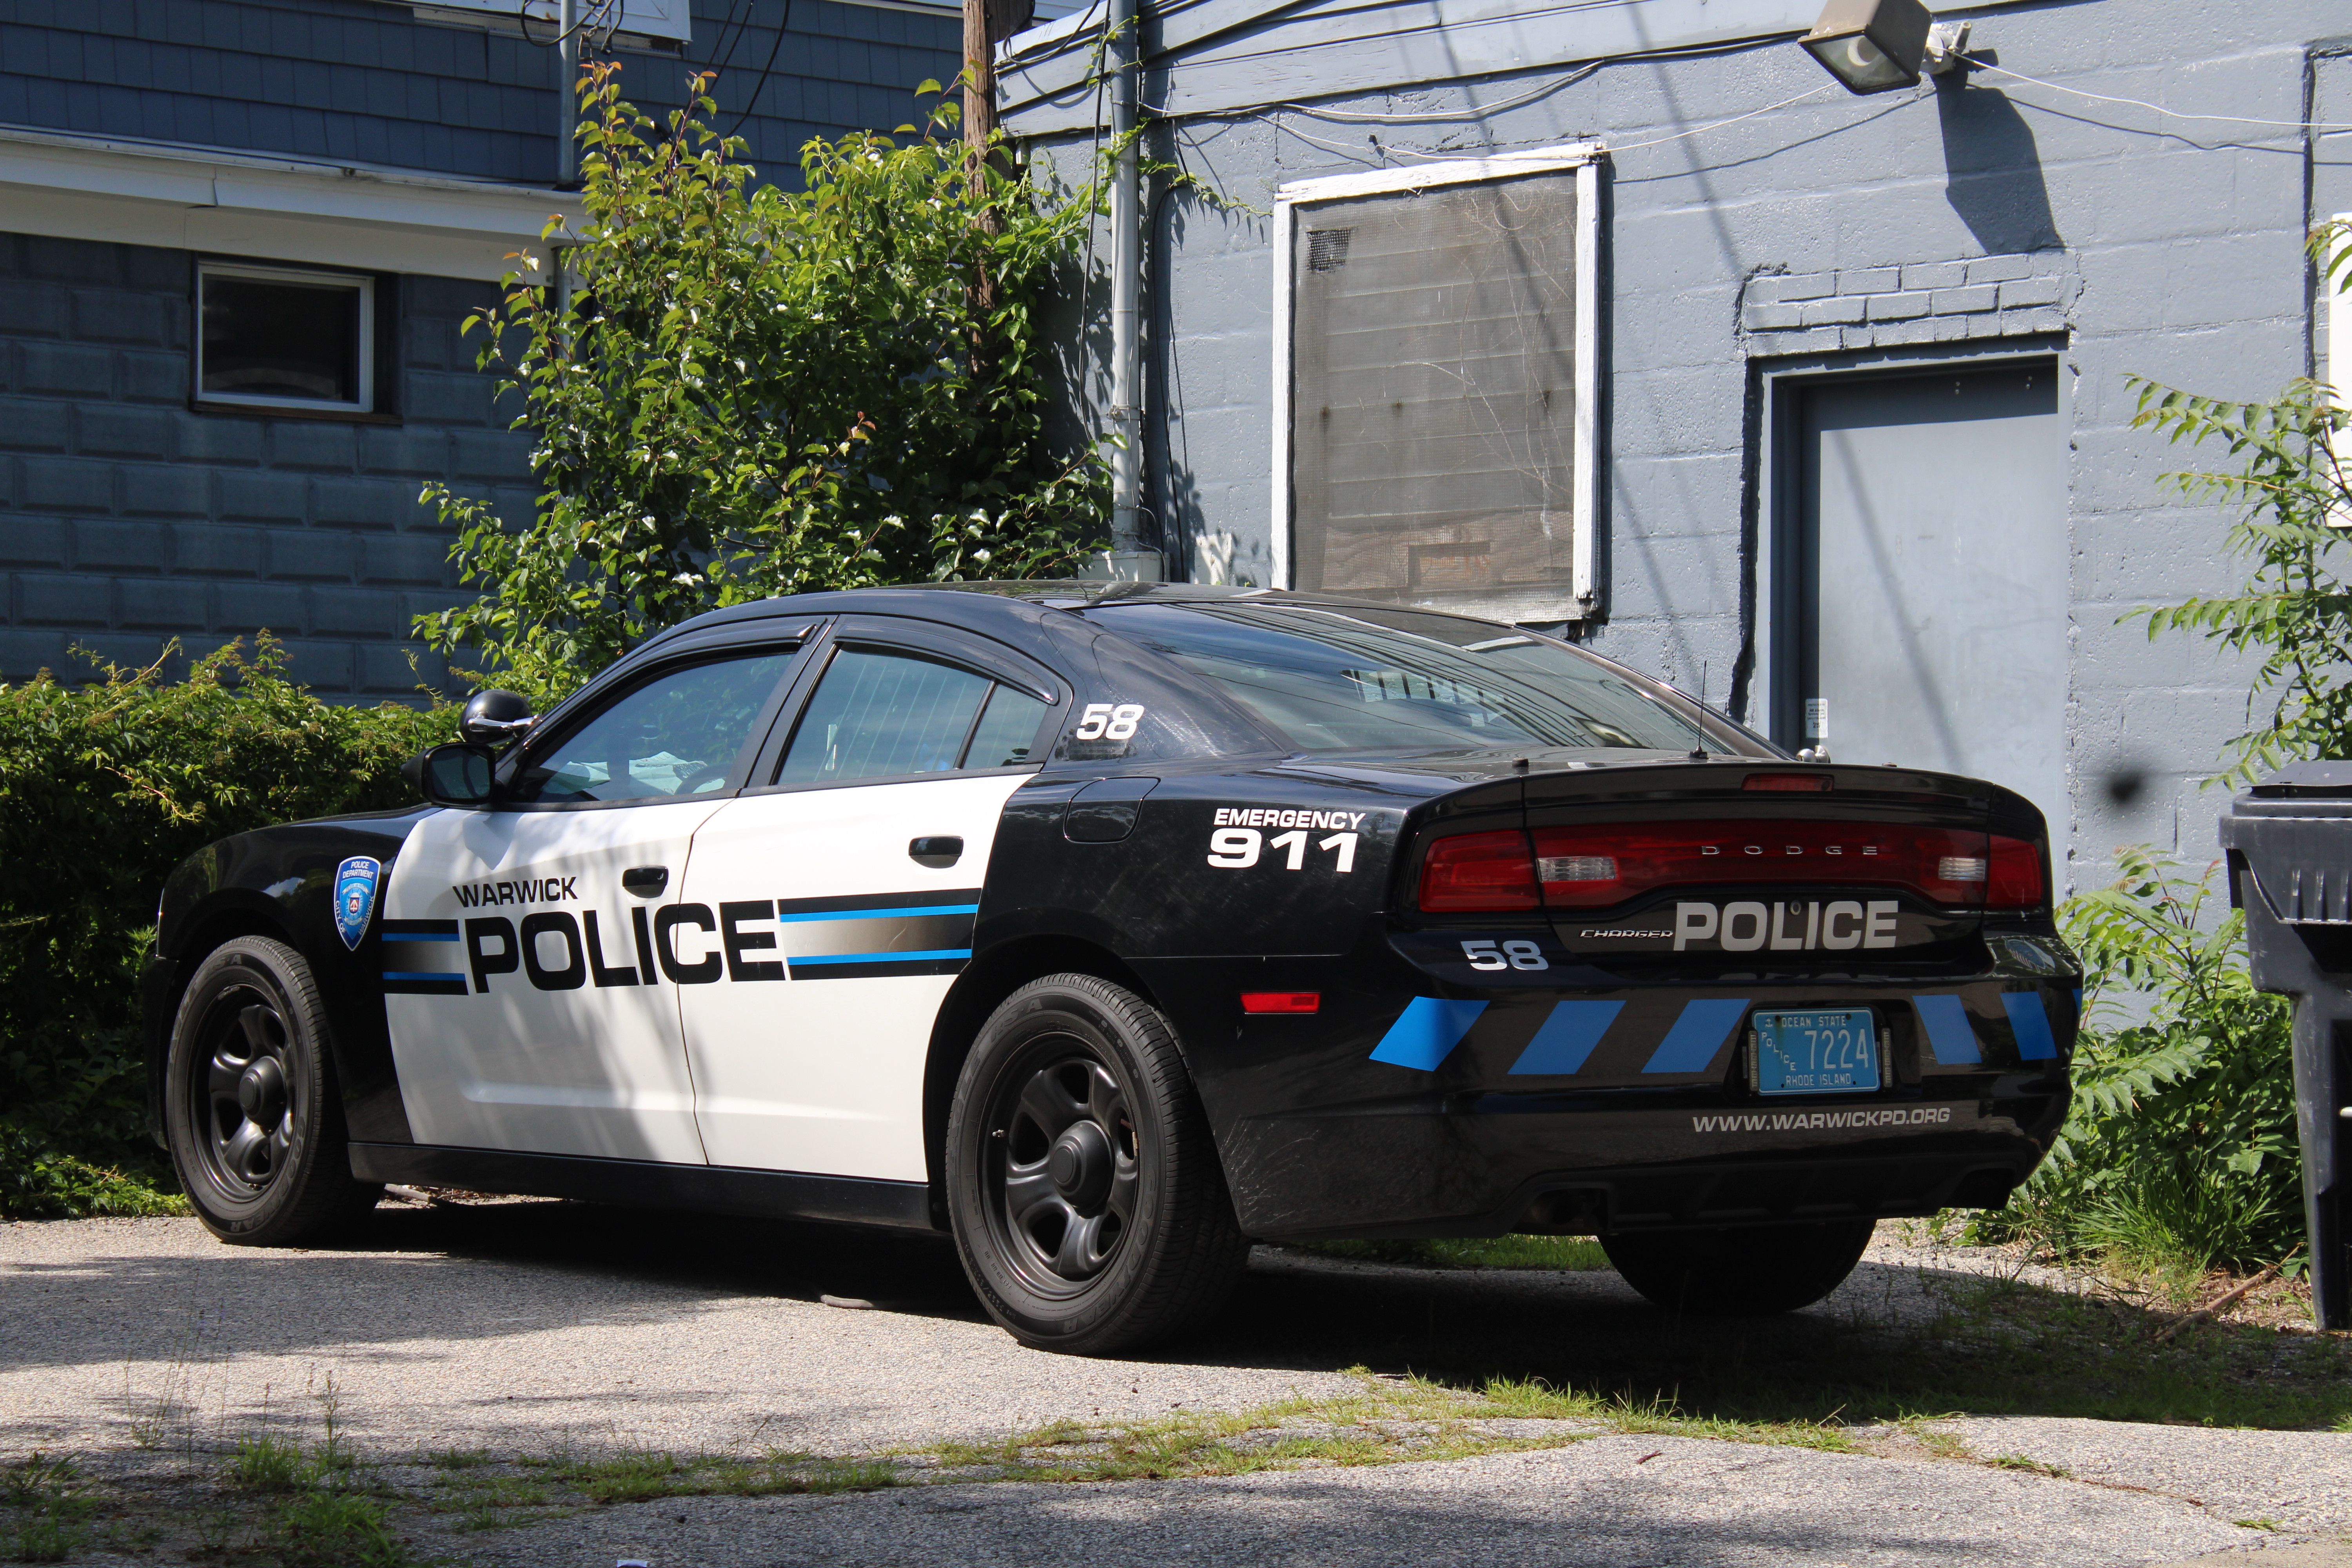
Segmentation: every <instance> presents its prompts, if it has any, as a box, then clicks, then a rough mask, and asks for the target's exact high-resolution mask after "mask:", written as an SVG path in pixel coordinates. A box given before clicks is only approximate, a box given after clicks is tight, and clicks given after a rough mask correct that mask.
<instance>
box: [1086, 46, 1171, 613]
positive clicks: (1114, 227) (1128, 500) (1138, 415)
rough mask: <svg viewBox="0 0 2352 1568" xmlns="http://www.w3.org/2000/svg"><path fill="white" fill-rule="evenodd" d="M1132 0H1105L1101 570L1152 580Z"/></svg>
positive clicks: (1155, 563) (1155, 556)
mask: <svg viewBox="0 0 2352 1568" xmlns="http://www.w3.org/2000/svg"><path fill="white" fill-rule="evenodd" d="M1136 5H1137V0H1111V5H1110V30H1111V37H1110V62H1111V69H1112V73H1113V74H1112V77H1111V95H1110V134H1111V142H1112V145H1114V146H1115V147H1117V148H1118V154H1117V157H1116V160H1115V162H1114V163H1113V166H1112V170H1111V184H1110V277H1111V282H1110V362H1111V363H1110V428H1111V431H1112V433H1113V434H1114V435H1116V436H1117V437H1118V438H1119V439H1118V446H1117V447H1114V448H1113V450H1112V452H1111V468H1110V554H1109V558H1108V560H1106V561H1102V562H1100V563H1098V565H1097V572H1098V573H1099V574H1101V575H1104V576H1108V577H1112V578H1117V579H1122V580H1125V581H1129V582H1145V583H1156V582H1158V581H1159V580H1160V552H1158V551H1156V550H1150V549H1147V548H1146V547H1145V545H1144V542H1143V515H1142V514H1143V376H1142V365H1143V333H1142V312H1141V310H1140V309H1139V305H1140V301H1141V297H1142V293H1143V193H1142V189H1141V186H1142V181H1141V177H1140V172H1139V169H1138V167H1137V165H1138V162H1139V160H1138V158H1137V152H1138V149H1137V146H1136V137H1135V124H1136V88H1137V81H1136V79H1137V77H1138V75H1139V72H1140V70H1141V60H1142V57H1143V49H1142V40H1141V38H1140V37H1138V31H1137V28H1138V24H1137V17H1136Z"/></svg>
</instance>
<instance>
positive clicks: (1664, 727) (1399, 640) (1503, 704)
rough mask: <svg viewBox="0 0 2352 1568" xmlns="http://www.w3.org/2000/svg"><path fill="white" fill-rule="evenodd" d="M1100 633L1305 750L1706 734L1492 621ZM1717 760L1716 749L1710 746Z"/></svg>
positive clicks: (1646, 694) (1232, 623)
mask: <svg viewBox="0 0 2352 1568" xmlns="http://www.w3.org/2000/svg"><path fill="white" fill-rule="evenodd" d="M1094 614H1095V616H1097V618H1098V619H1100V620H1101V621H1102V623H1103V624H1104V625H1105V626H1110V627H1112V628H1113V629H1114V630H1116V631H1118V633H1120V634H1121V635H1122V636H1124V637H1130V638H1132V639H1134V640H1136V641H1138V642H1140V643H1142V644H1143V645H1144V646H1145V647H1150V648H1153V649H1155V650H1156V651H1158V652H1160V653H1162V654H1165V655H1166V656H1168V657H1169V658H1172V659H1174V660H1175V661H1176V662H1177V663H1179V664H1181V665H1182V666H1183V667H1184V668H1186V669H1188V670H1190V671H1192V673H1193V674H1195V675H1197V676H1199V677H1201V678H1202V679H1205V680H1207V681H1208V682H1209V683H1211V684H1212V685H1213V686H1215V687H1217V688H1218V689H1221V690H1222V691H1223V692H1224V693H1225V695H1227V696H1229V697H1232V698H1235V699H1237V700H1239V701H1241V702H1242V703H1243V705H1244V706H1245V707H1247V708H1249V709H1250V710H1252V711H1254V712H1255V713H1256V714H1257V715H1258V716H1259V717H1260V718H1261V719H1263V720H1265V721H1266V723H1268V724H1270V725H1272V726H1273V727H1274V729H1275V730H1276V731H1279V732H1280V733H1281V734H1282V735H1284V736H1285V737H1286V738H1287V739H1288V740H1289V741H1290V742H1291V743H1292V744H1293V745H1295V746H1297V748H1298V749H1299V750H1301V751H1306V752H1329V751H1352V750H1358V749H1374V750H1381V751H1437V750H1451V749H1457V748H1462V747H1482V748H1483V747H1498V746H1541V747H1552V746H1567V747H1602V746H1606V747H1622V748H1632V749H1636V750H1648V751H1673V752H1687V751H1689V750H1690V749H1691V748H1692V747H1693V746H1694V745H1696V744H1697V743H1698V741H1699V731H1698V728H1697V726H1696V724H1695V723H1693V722H1692V721H1690V720H1689V719H1686V718H1685V717H1684V716H1683V715H1682V714H1681V713H1679V712H1677V711H1675V709H1674V708H1672V707H1671V706H1669V705H1668V703H1667V701H1666V700H1664V699H1663V698H1662V697H1661V696H1658V695H1654V694H1653V693H1652V692H1650V691H1647V690H1644V689H1643V688H1642V687H1641V686H1639V685H1636V684H1635V683H1634V682H1633V681H1632V680H1630V679H1626V678H1625V677H1624V676H1622V675H1621V674H1619V673H1618V672H1616V671H1615V670H1612V669H1611V668H1609V667H1608V666H1606V665H1604V664H1602V663H1601V662H1600V661H1599V660H1597V659H1592V658H1586V657H1584V656H1583V655H1581V654H1579V653H1576V652H1574V651H1573V650H1571V649H1569V648H1564V647H1560V646H1559V645H1558V644H1556V643H1550V642H1545V641H1543V640H1541V639H1539V638H1536V637H1528V636H1527V635H1526V634H1525V633H1522V632H1516V631H1514V630H1512V629H1511V628H1510V627H1509V626H1497V625H1496V624H1495V623H1493V622H1491V621H1473V620H1467V619H1464V618H1462V617H1459V616H1441V615H1430V614H1425V613H1423V612H1420V611H1415V610H1377V609H1368V610H1365V611H1363V612H1360V613H1358V614H1352V615H1349V614H1340V613H1339V612H1336V611H1328V610H1315V609H1307V608H1304V607H1293V606H1272V605H1267V606H1251V605H1214V606H1207V605H1167V604H1160V605H1151V604H1139V605H1118V606H1105V607H1103V608H1100V609H1097V611H1095V612H1094ZM1708 745H1709V747H1710V748H1711V749H1715V750H1720V749H1721V747H1722V741H1721V739H1720V738H1719V737H1717V738H1712V739H1710V740H1709V742H1708Z"/></svg>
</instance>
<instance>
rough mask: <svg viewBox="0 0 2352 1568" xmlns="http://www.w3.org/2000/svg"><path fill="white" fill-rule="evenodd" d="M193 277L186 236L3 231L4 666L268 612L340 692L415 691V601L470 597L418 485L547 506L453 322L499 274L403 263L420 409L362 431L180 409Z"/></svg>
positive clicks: (128, 652)
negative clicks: (484, 278)
mask: <svg viewBox="0 0 2352 1568" xmlns="http://www.w3.org/2000/svg"><path fill="white" fill-rule="evenodd" d="M192 276H193V268H192V265H191V258H190V257H189V256H188V254H187V253H186V252H184V251H177V250H160V249H152V248H148V247H134V246H121V245H110V244H102V243H97V242H86V241H79V240H68V239H55V238H47V237H36V236H27V235H6V234H0V679H6V680H22V679H26V678H27V677H29V676H30V675H32V674H33V673H34V671H35V670H37V669H38V668H44V667H47V668H52V669H57V670H58V671H60V672H65V671H69V670H79V669H80V668H84V667H83V666H82V665H81V664H79V662H77V661H75V660H73V659H72V658H71V657H70V656H69V654H68V648H69V647H71V646H73V645H80V646H82V647H88V648H90V649H92V650H94V651H99V652H102V653H104V654H105V655H106V657H108V658H115V659H118V660H121V659H131V658H138V659H141V660H142V661H143V660H146V659H152V658H154V656H155V653H156V650H157V649H158V647H161V646H162V644H163V642H164V641H165V640H166V639H167V638H169V637H177V638H179V639H180V642H181V644H182V646H183V647H184V649H186V650H187V652H188V653H190V654H200V653H204V652H206V651H209V650H210V649H211V648H213V647H217V646H219V645H220V644H221V643H224V642H226V641H227V640H228V639H229V638H230V637H237V636H248V637H249V636H250V635H251V634H252V633H253V632H254V631H256V630H257V629H259V628H261V627H264V626H266V627H268V628H269V629H270V630H271V631H272V632H273V633H275V634H276V635H278V637H281V638H283V639H284V640H285V641H286V642H287V644H288V646H289V649H290V650H291V651H292V653H293V655H294V661H295V668H296V672H297V674H298V675H299V677H300V679H304V680H306V681H309V682H310V683H311V685H313V686H314V687H315V688H317V689H319V690H320V692H321V693H322V694H325V695H328V696H331V697H342V698H358V699H369V698H374V697H383V696H396V695H404V694H408V693H411V692H413V691H414V689H415V684H416V678H415V676H414V675H412V674H411V673H410V671H409V668H408V662H407V653H408V652H409V651H411V650H413V649H414V648H415V643H414V642H413V640H411V639H410V638H409V637H407V636H406V635H405V634H406V632H407V628H408V626H409V621H408V617H409V616H411V615H412V614H414V613H415V611H416V609H417V608H419V607H420V606H421V607H424V608H428V609H429V608H437V607H439V606H441V605H446V604H450V603H453V602H455V601H457V599H459V598H461V597H463V595H461V594H460V593H459V592H458V591H457V585H456V580H455V577H454V576H453V574H451V572H450V569H449V565H448V547H449V537H448V534H447V532H446V531H445V530H443V529H442V528H441V527H440V526H439V524H438V523H437V521H436V519H435V518H434V517H433V515H432V514H431V513H430V512H428V511H426V510H425V509H424V508H422V507H420V506H418V505H417V502H416V492H417V489H418V487H419V485H420V484H422V483H423V482H424V481H425V480H426V479H451V480H459V479H462V480H463V481H464V482H465V483H466V484H467V486H468V487H469V488H472V489H488V490H489V491H490V492H491V493H493V494H495V495H499V496H500V497H501V498H508V497H512V498H520V510H522V511H524V512H527V511H528V509H529V500H528V497H529V495H530V490H529V489H528V485H529V462H528V458H529V444H528V443H527V442H526V441H525V440H523V439H522V438H521V437H518V436H516V435H514V434H512V433H511V432H509V431H506V430H504V429H501V428H498V427H496V426H494V424H493V421H494V420H495V419H496V418H497V413H496V411H495V410H494V409H493V408H492V406H491V403H490V380H491V378H489V377H488V376H486V375H484V374H481V373H480V372H478V371H477V370H476V369H475V368H474V363H473V353H472V351H471V348H470V347H469V346H467V345H466V344H464V343H462V342H460V340H459V337H458V331H457V326H458V323H459V321H462V320H463V319H464V318H465V317H466V316H467V315H468V314H470V313H472V312H473V311H474V310H478V309H479V308H480V307H481V306H483V305H484V304H486V303H488V301H489V300H491V299H492V298H493V297H494V296H495V293H496V289H495V286H494V285H491V284H488V283H470V282H464V281H460V280H455V279H436V278H415V279H403V280H402V283H401V287H400V289H399V294H400V300H399V309H400V311H401V315H402V327H403V331H402V336H403V340H404V342H406V343H408V344H409V345H410V346H411V349H412V351H413V353H412V355H411V357H410V358H409V359H408V360H407V361H406V362H405V363H404V374H403V377H402V381H403V384H402V387H401V400H402V405H403V414H402V419H401V422H400V423H399V424H397V425H356V424H348V423H340V422H335V421H327V420H309V419H267V418H246V417H242V416H235V415H215V414H199V413H195V412H193V411H192V410H190V409H188V408H187V407H185V406H184V405H185V403H186V400H187V393H188V374H189V369H188V348H189V334H190V331H191V311H190V301H189V289H190V287H191V279H192ZM458 427H462V429H463V437H462V441H461V440H460V439H458V438H457V437H456V434H455V432H456V430H457V428H458ZM424 668H425V669H426V670H427V672H428V674H429V677H430V678H431V679H439V676H440V668H441V667H440V665H439V664H438V663H437V662H436V661H433V660H430V659H427V660H426V661H425V666H424Z"/></svg>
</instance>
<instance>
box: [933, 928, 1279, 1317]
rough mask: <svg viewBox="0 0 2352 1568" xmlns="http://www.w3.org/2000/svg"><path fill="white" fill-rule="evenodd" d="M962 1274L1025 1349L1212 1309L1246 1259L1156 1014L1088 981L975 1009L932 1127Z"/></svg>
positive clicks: (1170, 1040) (1059, 979)
mask: <svg viewBox="0 0 2352 1568" xmlns="http://www.w3.org/2000/svg"><path fill="white" fill-rule="evenodd" d="M947 1189H948V1191H947V1196H948V1210H949V1215H950V1219H951V1221H952V1223H953V1226H954V1229H955V1238H956V1248H957V1251H958V1252H959V1253H960V1254H961V1257H962V1258H963V1266H964V1272H965V1273H966V1274H967V1275H968V1276H970V1278H971V1284H972V1289H974V1290H976V1291H978V1292H979V1293H980V1299H981V1301H982V1304H984V1305H985V1306H986V1307H987V1309H988V1310H989V1313H990V1315H991V1316H992V1317H994V1318H995V1319H996V1321H998V1322H1000V1323H1002V1324H1003V1326H1004V1327H1005V1328H1006V1329H1007V1330H1009V1331H1011V1332H1012V1333H1013V1336H1014V1337H1015V1338H1016V1339H1019V1340H1020V1341H1022V1342H1024V1344H1031V1345H1035V1346H1038V1347H1040V1348H1041V1349H1045V1350H1056V1351H1064V1352H1071V1353H1074V1354H1082V1355H1099V1354H1102V1353H1105V1352H1110V1351H1116V1350H1125V1349H1129V1348H1132V1347H1134V1346H1137V1345H1141V1344H1145V1343H1148V1342H1152V1341H1156V1340H1164V1339H1167V1338H1170V1337H1171V1336H1173V1335H1175V1334H1178V1333H1181V1332H1182V1331H1185V1330H1187V1329H1189V1328H1192V1327H1193V1326H1194V1325H1196V1324H1198V1323H1199V1322H1201V1321H1202V1320H1203V1319H1205V1318H1207V1317H1208V1316H1210V1315H1211V1314H1213V1312H1215V1311H1216V1310H1217V1309H1218V1308H1219V1307H1220V1306H1222V1305H1223V1303H1224V1300H1225V1298H1226V1296H1227V1295H1228V1294H1229V1293H1230V1292H1231V1291H1232V1289H1233V1287H1234V1282H1235V1281H1236V1280H1237V1279H1239V1278H1240V1276H1241V1270H1242V1264H1243V1261H1244V1258H1245V1257H1246V1256H1247V1253H1248V1243H1247V1242H1246V1241H1245V1240H1244V1238H1243V1237H1242V1235H1241V1232H1240V1229H1239V1227H1238V1226H1236V1225H1235V1223H1234V1212H1233V1203H1232V1200H1231V1198H1230V1197H1229V1196H1228V1195H1227V1194H1226V1191H1225V1183H1224V1174H1223V1170H1222V1169H1221V1168H1220V1166H1219V1165H1218V1163H1217V1152H1216V1149H1215V1147H1214V1145H1213V1143H1212V1142H1211V1140H1210V1137H1209V1129H1208V1122H1207V1119H1206V1117H1205V1116H1204V1115H1203V1114H1202V1110H1201V1106H1200V1101H1199V1099H1198V1097H1197V1096H1196V1095H1195V1094H1194V1093H1193V1090H1192V1079H1191V1078H1190V1077H1189V1076H1188V1075H1187V1074H1186V1072H1185V1070H1184V1065H1183V1062H1182V1060H1181V1058H1179V1056H1178V1054H1177V1049H1176V1036H1175V1032H1174V1030H1173V1029H1171V1027H1170V1026H1169V1023H1168V1020H1167V1019H1166V1018H1165V1017H1164V1016H1161V1015H1160V1012H1159V1011H1158V1009H1156V1008H1154V1007H1152V1006H1151V1005H1150V1004H1149V1003H1147V1002H1145V1001H1144V1000H1143V999H1142V998H1141V997H1139V996H1137V995H1135V994H1133V993H1132V992H1129V991H1127V990H1125V989H1123V988H1121V987H1119V986H1118V985H1114V984H1111V983H1109V982H1108V981H1106V980H1100V979H1097V978H1096V977H1095V976H1093V975H1090V974H1055V975H1048V976H1047V977H1045V979H1042V980H1035V981H1032V982H1031V983H1030V984H1027V985H1024V986H1023V987H1022V988H1021V989H1020V990H1018V991H1016V992H1014V993H1013V994H1012V995H1011V996H1009V997H1007V998H1006V999H1005V1000H1004V1003H1003V1005H1001V1006H999V1007H998V1008H997V1009H996V1011H995V1012H994V1013H993V1014H992V1015H991V1016H990V1017H989V1020H988V1022H987V1023H986V1024H985V1025H983V1026H982V1028H981V1031H980V1037H979V1038H978V1039H977V1040H976V1041H975V1042H974V1043H973V1045H972V1049H971V1056H970V1057H968V1058H965V1061H964V1065H963V1071H962V1074H961V1077H960V1078H959V1079H957V1082H956V1091H955V1100H954V1105H953V1108H952V1110H950V1114H949V1119H948V1139H947Z"/></svg>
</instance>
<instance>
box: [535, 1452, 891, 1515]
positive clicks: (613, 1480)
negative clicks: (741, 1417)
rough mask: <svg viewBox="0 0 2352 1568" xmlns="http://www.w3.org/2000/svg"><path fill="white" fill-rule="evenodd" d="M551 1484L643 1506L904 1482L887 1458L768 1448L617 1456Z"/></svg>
mask: <svg viewBox="0 0 2352 1568" xmlns="http://www.w3.org/2000/svg"><path fill="white" fill-rule="evenodd" d="M548 1473H549V1476H550V1479H554V1480H557V1481H559V1482H560V1483H562V1484H563V1485H566V1486H569V1487H570V1488H571V1489H572V1490H574V1491H576V1492H578V1493H579V1494H580V1495H581V1496H583V1497H584V1498H586V1499H587V1500H589V1501H591V1502H599V1503H614V1502H643V1501H646V1500H648V1499H652V1498H665V1497H716V1496H727V1497H772V1496H779V1495H784V1494H792V1493H831V1492H852V1491H878V1490H880V1489H882V1488H885V1487H894V1486H898V1485H899V1484H900V1483H901V1482H902V1481H903V1480H904V1479H905V1477H904V1476H903V1475H902V1473H901V1471H900V1467H899V1466H898V1464H897V1463H895V1462H894V1461H892V1460H891V1459H889V1458H870V1459H831V1458H819V1457H817V1456H815V1455H811V1454H802V1453H794V1452H789V1451H785V1450H781V1449H772V1450H770V1452H769V1453H768V1455H767V1456H766V1457H765V1458H761V1459H740V1458H724V1457H720V1456H709V1455H706V1456H698V1457H692V1458H683V1459H681V1458H677V1456H676V1455H673V1454H653V1453H635V1454H619V1455H614V1456H613V1457H611V1458H604V1459H596V1460H591V1461H587V1462H584V1463H576V1464H572V1465H568V1466H563V1467H551V1468H550V1469H549V1472H548Z"/></svg>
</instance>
